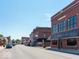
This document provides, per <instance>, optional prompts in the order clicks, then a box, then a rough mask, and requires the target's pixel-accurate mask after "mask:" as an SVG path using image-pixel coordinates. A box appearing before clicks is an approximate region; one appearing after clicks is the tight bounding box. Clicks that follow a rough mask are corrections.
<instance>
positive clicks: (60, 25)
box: [59, 21, 66, 32]
mask: <svg viewBox="0 0 79 59" xmlns="http://www.w3.org/2000/svg"><path fill="white" fill-rule="evenodd" d="M65 25H66V21H63V22H61V23H59V32H61V31H64V30H65V29H66V26H65Z"/></svg>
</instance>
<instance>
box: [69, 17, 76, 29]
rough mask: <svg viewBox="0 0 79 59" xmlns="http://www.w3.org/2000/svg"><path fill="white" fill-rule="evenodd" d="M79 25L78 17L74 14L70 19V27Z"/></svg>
mask: <svg viewBox="0 0 79 59" xmlns="http://www.w3.org/2000/svg"><path fill="white" fill-rule="evenodd" d="M76 25H77V17H76V16H72V17H70V18H69V19H68V29H72V28H75V27H76Z"/></svg>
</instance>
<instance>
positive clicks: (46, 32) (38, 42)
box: [30, 27, 51, 46]
mask: <svg viewBox="0 0 79 59" xmlns="http://www.w3.org/2000/svg"><path fill="white" fill-rule="evenodd" d="M50 35H51V28H49V27H36V28H35V29H34V30H33V32H32V33H31V34H30V39H31V45H33V46H43V45H45V44H46V43H47V42H49V40H47V39H48V37H49V36H50Z"/></svg>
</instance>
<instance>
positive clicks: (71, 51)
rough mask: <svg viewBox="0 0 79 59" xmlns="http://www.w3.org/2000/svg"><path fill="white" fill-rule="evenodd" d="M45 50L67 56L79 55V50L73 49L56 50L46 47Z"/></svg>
mask: <svg viewBox="0 0 79 59" xmlns="http://www.w3.org/2000/svg"><path fill="white" fill-rule="evenodd" d="M46 49H47V50H52V51H58V52H63V53H69V54H75V55H79V50H74V49H63V48H61V49H58V48H50V47H47V48H46Z"/></svg>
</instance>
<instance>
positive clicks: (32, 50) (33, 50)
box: [0, 45, 79, 59]
mask: <svg viewBox="0 0 79 59" xmlns="http://www.w3.org/2000/svg"><path fill="white" fill-rule="evenodd" d="M0 59H79V56H78V55H72V54H66V53H61V52H56V51H49V50H45V49H43V48H40V47H26V46H23V45H17V46H15V47H13V48H12V49H2V50H1V51H0Z"/></svg>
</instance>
